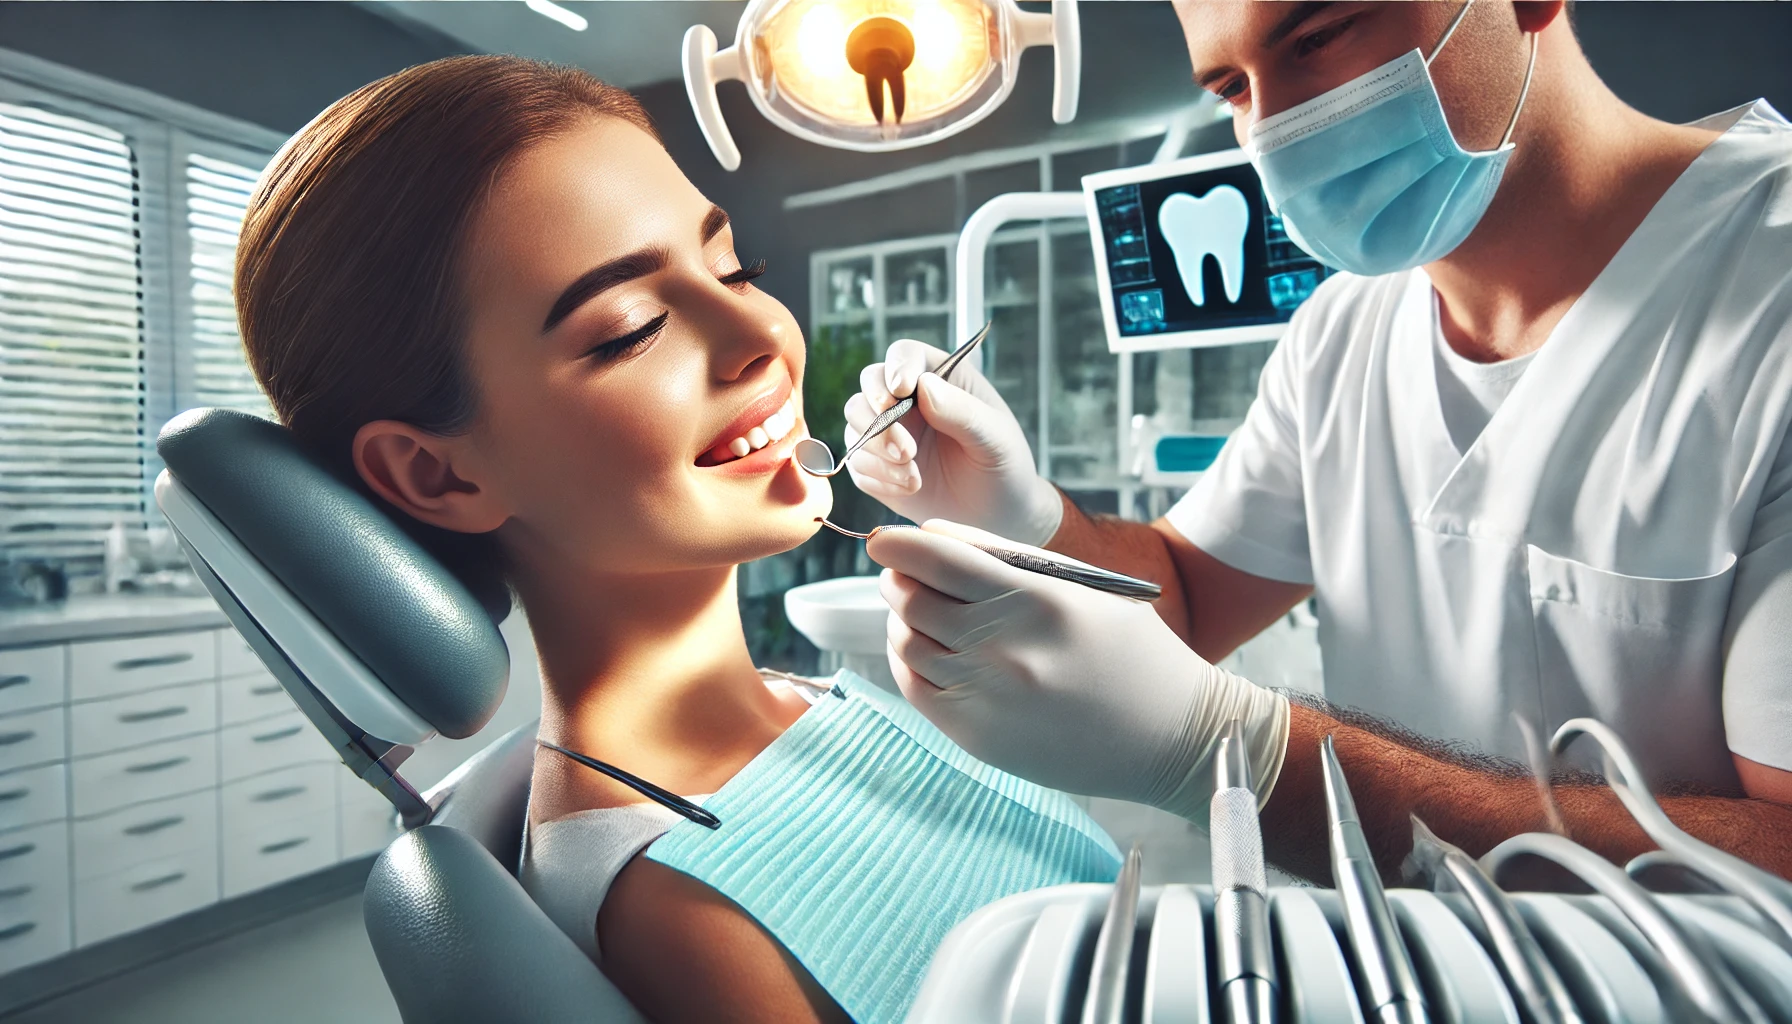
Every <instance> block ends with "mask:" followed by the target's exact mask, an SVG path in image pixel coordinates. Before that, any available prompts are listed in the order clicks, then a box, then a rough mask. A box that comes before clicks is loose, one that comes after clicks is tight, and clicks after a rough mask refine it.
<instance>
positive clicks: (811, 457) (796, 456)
mask: <svg viewBox="0 0 1792 1024" xmlns="http://www.w3.org/2000/svg"><path fill="white" fill-rule="evenodd" d="M989 326H990V325H989V324H987V323H986V324H984V325H983V329H982V330H980V331H978V332H977V333H976V334H974V335H972V336H971V340H969V341H967V342H965V343H964V344H962V345H960V346H958V351H956V352H954V353H952V354H951V355H950V356H947V357H946V361H945V362H943V363H941V364H940V365H939V367H938V368H937V369H935V370H933V371H932V372H934V373H936V374H938V375H939V376H940V378H941V379H945V378H946V377H947V376H948V375H949V374H951V372H952V371H953V370H955V369H957V368H958V364H959V363H961V362H963V361H964V357H965V356H967V355H970V354H971V350H972V349H974V348H976V347H977V343H978V342H980V341H982V340H983V339H984V337H985V336H987V335H988V334H989ZM914 407H915V396H914V395H913V394H910V395H908V396H907V397H905V398H902V399H900V400H898V401H897V403H896V404H895V405H892V406H890V407H889V408H888V409H885V410H884V411H883V412H880V413H878V414H877V418H876V419H874V420H872V421H871V425H870V426H869V427H866V428H865V432H864V433H863V434H860V435H859V439H858V440H857V441H855V442H853V446H852V447H851V448H848V449H847V450H846V454H845V455H844V456H842V457H841V459H840V461H839V462H835V461H834V450H833V449H832V448H829V447H828V445H827V442H826V441H821V440H818V439H816V438H813V437H805V438H803V439H802V440H801V441H798V442H797V443H796V447H795V448H793V449H791V452H790V457H791V459H792V461H794V462H795V463H796V464H797V468H798V469H801V470H802V471H803V472H805V473H808V474H809V475H810V476H820V477H830V476H833V475H835V474H837V473H839V472H840V471H841V470H842V469H845V468H846V463H847V462H848V461H849V460H851V458H852V456H853V453H854V452H856V451H858V450H859V449H860V448H863V447H865V443H866V442H867V441H870V440H871V439H872V438H874V437H876V436H877V435H879V434H881V433H883V432H884V431H886V430H888V429H890V428H891V427H892V426H894V425H895V424H896V421H897V420H899V419H901V418H902V417H904V416H907V415H908V412H909V410H910V409H913V408H914Z"/></svg>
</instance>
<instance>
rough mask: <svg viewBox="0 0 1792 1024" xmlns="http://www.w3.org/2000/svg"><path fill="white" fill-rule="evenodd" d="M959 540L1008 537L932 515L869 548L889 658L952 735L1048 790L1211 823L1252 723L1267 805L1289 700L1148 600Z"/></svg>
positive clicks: (916, 699)
mask: <svg viewBox="0 0 1792 1024" xmlns="http://www.w3.org/2000/svg"><path fill="white" fill-rule="evenodd" d="M959 537H963V538H974V539H976V540H978V541H979V542H981V543H992V544H1001V543H1003V542H1002V540H1001V538H999V537H991V536H989V535H987V534H982V533H981V532H980V531H977V530H974V529H971V528H969V527H965V526H960V525H958V524H955V523H947V522H940V521H937V520H935V521H931V522H928V523H926V524H924V526H923V528H922V529H919V530H884V531H881V532H879V533H878V534H877V535H876V536H874V537H872V539H871V540H870V542H869V543H868V544H867V545H866V550H867V551H868V552H869V553H870V555H871V557H872V559H874V560H875V561H877V562H878V563H880V564H882V565H884V566H887V567H888V569H887V571H885V572H884V574H883V581H882V587H881V589H882V592H883V596H884V599H885V600H886V601H888V602H889V604H890V608H891V612H890V617H889V656H890V668H891V670H892V671H893V672H894V673H895V675H896V682H897V684H898V685H899V686H901V688H902V692H903V694H904V695H905V696H906V697H907V698H908V700H909V702H910V703H911V704H913V705H914V706H915V707H916V708H917V709H918V710H919V711H920V712H921V713H922V714H923V715H925V716H926V717H927V718H928V719H930V720H931V721H932V722H933V723H934V724H935V725H937V726H939V728H940V730H941V731H942V732H944V733H945V734H946V735H947V736H950V737H951V738H952V739H953V740H954V741H955V742H957V743H958V745H959V746H961V747H963V748H964V749H965V750H967V751H969V752H970V753H971V754H973V755H975V756H976V757H978V758H981V759H982V760H984V761H987V762H988V763H990V764H992V765H994V766H996V767H997V768H1001V769H1003V770H1004V771H1007V772H1010V773H1012V774H1015V775H1019V776H1021V777H1023V778H1026V779H1031V780H1032V781H1034V782H1037V783H1039V784H1040V785H1043V786H1049V787H1052V788H1054V789H1062V790H1067V791H1070V792H1073V793H1087V794H1090V795H1093V796H1105V797H1116V798H1119V799H1123V800H1132V801H1135V802H1137V803H1144V804H1150V805H1152V806H1154V807H1159V808H1162V809H1163V810H1166V811H1170V812H1171V813H1173V814H1178V815H1181V816H1182V817H1184V818H1187V819H1188V820H1190V821H1193V822H1194V823H1196V824H1197V825H1200V826H1201V827H1203V828H1205V827H1206V825H1207V812H1208V806H1209V803H1210V802H1211V801H1212V799H1213V782H1214V773H1213V755H1214V752H1215V750H1216V749H1217V747H1218V744H1219V738H1220V735H1221V734H1222V733H1223V732H1224V731H1225V729H1226V726H1227V724H1228V723H1230V722H1231V721H1232V720H1233V719H1241V720H1242V721H1243V723H1244V734H1245V742H1246V743H1247V744H1248V746H1249V747H1250V750H1251V768H1252V773H1251V774H1252V778H1253V779H1255V780H1256V785H1257V796H1258V801H1259V804H1260V805H1261V803H1262V802H1263V801H1265V800H1267V799H1268V796H1269V791H1270V789H1271V787H1273V786H1274V785H1275V781H1276V776H1277V774H1278V773H1279V772H1280V771H1281V766H1282V755H1283V752H1284V751H1285V750H1286V748H1287V745H1288V701H1287V698H1285V697H1283V696H1281V695H1280V694H1277V693H1273V692H1271V691H1269V690H1266V689H1264V688H1262V687H1260V686H1257V685H1255V684H1253V683H1251V682H1249V681H1247V680H1245V679H1242V678H1240V677H1239V676H1235V675H1233V674H1232V673H1230V672H1227V671H1225V670H1224V669H1220V668H1215V667H1214V666H1212V665H1209V664H1208V663H1207V662H1205V661H1203V660H1202V659H1201V657H1200V656H1199V655H1197V654H1196V653H1195V652H1194V651H1191V650H1190V649H1189V648H1188V647H1187V645H1185V644H1184V643H1183V642H1182V640H1181V638H1179V637H1178V636H1176V634H1175V633H1173V632H1171V631H1170V628H1169V627H1168V626H1167V625H1165V624H1164V622H1163V620H1162V619H1160V618H1158V616H1157V613H1156V612H1155V611H1153V610H1152V608H1151V605H1150V604H1148V603H1146V602H1143V601H1134V600H1131V599H1128V598H1124V597H1116V596H1114V595H1112V594H1106V593H1102V592H1100V591H1096V590H1091V589H1089V588H1087V587H1084V586H1080V585H1078V584H1075V583H1069V582H1066V581H1064V580H1058V579H1053V578H1051V577H1048V576H1041V575H1039V574H1037V573H1031V572H1026V571H1025V570H1021V569H1016V568H1014V567H1012V566H1010V565H1008V564H1006V563H1004V562H1002V561H1000V560H998V559H996V558H994V557H991V556H990V555H988V554H985V553H984V552H982V551H979V550H977V549H976V548H974V547H972V546H970V545H969V544H966V543H963V542H962V541H961V540H958V539H956V538H959ZM1006 546H1009V547H1013V546H1015V545H1013V544H1012V543H1009V544H1007V545H1006ZM1051 557H1062V556H1051Z"/></svg>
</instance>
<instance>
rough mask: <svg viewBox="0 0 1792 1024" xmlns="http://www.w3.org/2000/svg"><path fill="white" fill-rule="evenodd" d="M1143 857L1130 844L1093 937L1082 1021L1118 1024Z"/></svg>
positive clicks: (1123, 996) (1130, 950)
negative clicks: (1090, 965)
mask: <svg viewBox="0 0 1792 1024" xmlns="http://www.w3.org/2000/svg"><path fill="white" fill-rule="evenodd" d="M1143 860H1144V858H1143V856H1141V855H1140V853H1139V844H1138V843H1134V844H1132V850H1131V851H1130V852H1128V853H1127V855H1126V862H1125V863H1124V864H1122V865H1121V866H1120V874H1119V876H1118V877H1116V878H1115V879H1114V894H1113V895H1112V896H1111V897H1109V898H1108V912H1107V914H1106V915H1105V916H1104V917H1103V918H1102V920H1101V932H1100V933H1099V934H1098V935H1096V937H1095V964H1094V966H1093V967H1091V968H1090V970H1089V998H1088V1001H1087V1002H1085V1003H1083V1021H1082V1024H1121V1020H1122V1019H1123V1018H1122V1016H1121V1014H1122V1013H1123V1011H1124V1010H1125V1009H1126V969H1127V967H1128V966H1129V965H1130V964H1131V963H1132V937H1133V933H1134V932H1136V931H1137V930H1138V917H1139V877H1140V870H1141V864H1142V862H1143Z"/></svg>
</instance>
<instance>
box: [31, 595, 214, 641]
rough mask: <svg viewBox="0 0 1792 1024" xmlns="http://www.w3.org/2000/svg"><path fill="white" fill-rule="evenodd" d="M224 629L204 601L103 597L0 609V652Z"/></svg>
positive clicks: (141, 596)
mask: <svg viewBox="0 0 1792 1024" xmlns="http://www.w3.org/2000/svg"><path fill="white" fill-rule="evenodd" d="M226 625H229V620H227V619H226V618H225V617H224V613H223V611H221V610H220V609H219V608H218V605H217V602H215V601H213V600H212V599H211V598H209V597H168V596H160V595H142V594H106V595H96V596H91V597H71V598H69V599H68V600H67V601H64V602H62V603H60V604H47V605H40V606H37V607H32V608H0V647H25V646H29V645H32V644H52V643H62V642H65V641H68V640H91V639H95V638H99V637H114V636H130V635H132V634H137V633H167V632H173V631H176V630H184V629H208V628H216V627H219V626H226Z"/></svg>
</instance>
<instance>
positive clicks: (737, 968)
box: [597, 857, 850, 1024]
mask: <svg viewBox="0 0 1792 1024" xmlns="http://www.w3.org/2000/svg"><path fill="white" fill-rule="evenodd" d="M597 935H598V944H599V946H600V947H601V948H602V949H603V951H604V960H603V968H604V973H605V974H607V975H609V977H610V979H611V980H612V981H614V982H615V983H616V985H617V987H618V988H620V989H622V991H623V993H624V994H625V995H627V996H628V997H629V999H630V1001H632V1002H633V1003H634V1004H635V1006H636V1007H638V1008H639V1009H640V1010H641V1011H642V1012H643V1013H645V1014H647V1016H648V1017H650V1018H652V1019H654V1020H665V1021H673V1020H702V1021H714V1022H717V1024H723V1022H730V1021H739V1022H742V1024H748V1022H759V1021H780V1022H786V1021H787V1022H790V1024H810V1022H813V1024H824V1022H825V1024H836V1022H839V1024H850V1018H848V1017H847V1015H846V1013H845V1011H843V1010H841V1009H840V1007H839V1006H838V1005H837V1004H836V1003H835V1002H834V1000H833V999H832V997H830V996H829V995H828V994H827V992H826V990H824V989H823V988H822V987H821V986H820V985H819V984H817V983H816V981H815V979H814V978H813V977H811V976H810V974H809V972H808V971H807V970H805V969H804V968H803V966H802V965H801V964H800V963H798V962H797V961H796V959H795V958H794V957H792V956H791V955H790V952H789V951H788V950H786V949H785V948H784V946H783V944H782V943H780V942H779V941H778V940H777V939H775V938H773V937H772V935H771V934H770V933H768V932H767V931H766V930H765V929H764V928H763V927H761V926H760V924H759V922H758V921H756V920H754V918H753V917H752V915H750V914H748V913H747V912H746V911H745V910H742V909H741V908H740V907H739V906H738V905H737V904H735V903H734V901H732V900H730V899H728V897H726V896H724V895H722V894H721V893H719V892H717V891H716V890H714V889H712V888H710V887H709V886H708V885H705V884H704V883H702V882H700V881H698V880H697V879H695V878H692V877H691V876H689V875H687V874H684V873H683V872H681V871H677V870H675V869H673V868H669V867H667V866H665V865H663V864H659V863H657V862H654V861H650V860H647V859H645V858H642V857H636V858H635V859H633V860H631V861H630V862H629V863H628V865H627V866H625V867H624V868H623V869H622V872H621V873H620V874H618V875H617V876H616V881H615V883H614V884H613V885H612V886H611V887H610V892H609V895H608V896H607V897H606V898H605V899H604V903H603V907H602V908H601V909H600V910H599V911H598V915H597Z"/></svg>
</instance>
